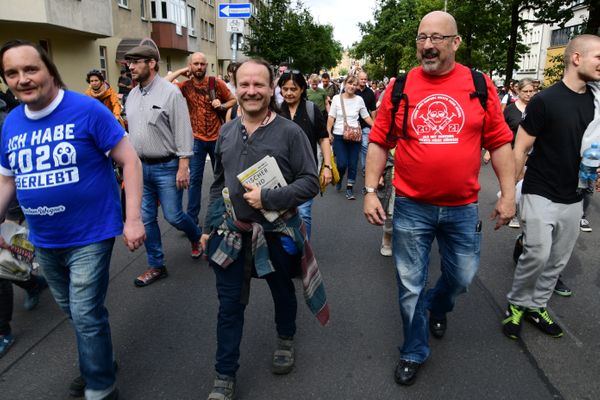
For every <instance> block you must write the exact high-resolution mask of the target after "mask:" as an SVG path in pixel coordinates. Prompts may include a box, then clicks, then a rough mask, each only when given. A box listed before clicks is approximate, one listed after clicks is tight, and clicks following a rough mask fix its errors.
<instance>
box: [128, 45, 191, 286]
mask: <svg viewBox="0 0 600 400" xmlns="http://www.w3.org/2000/svg"><path fill="white" fill-rule="evenodd" d="M159 59H160V56H159V54H158V50H156V49H155V48H153V47H150V46H146V45H143V46H137V47H134V48H133V49H131V50H129V51H128V52H127V53H125V60H127V62H128V64H129V70H130V71H131V75H132V77H133V79H134V80H136V81H137V82H138V83H139V84H138V85H137V86H136V87H135V88H133V90H132V91H131V92H130V93H129V97H128V98H127V105H126V107H127V110H128V112H127V120H128V123H129V136H130V138H131V142H132V143H133V146H134V147H135V150H136V151H137V154H138V156H139V157H140V159H141V160H142V169H143V173H144V195H143V199H142V219H143V221H144V226H145V227H146V234H147V238H146V241H145V243H144V244H145V246H146V255H147V257H148V268H147V270H146V271H145V272H144V273H142V274H141V275H140V276H138V277H137V278H136V279H135V280H134V284H135V285H136V286H138V287H143V286H148V285H150V284H151V283H153V282H155V281H156V280H158V279H161V278H165V277H167V276H168V272H167V267H166V266H165V255H164V253H163V248H162V240H161V234H160V228H159V226H158V203H159V201H160V206H161V208H162V211H163V215H164V217H165V219H166V220H167V222H168V223H169V224H171V225H172V226H174V227H175V228H177V229H178V230H180V231H182V232H183V233H185V235H186V237H187V239H188V240H189V241H190V243H191V255H192V257H198V256H199V254H200V250H199V241H200V235H201V231H200V228H198V226H197V225H196V224H195V223H194V221H193V220H192V218H191V217H190V216H189V215H187V214H186V213H184V212H183V206H182V197H183V190H184V189H186V188H188V186H189V182H190V171H189V166H190V157H192V155H193V147H192V146H193V137H192V124H191V122H190V115H189V112H188V107H187V104H186V102H185V99H184V97H183V95H182V94H181V92H180V91H179V89H178V88H177V87H176V86H175V85H173V84H171V83H169V82H168V81H167V80H165V79H163V78H161V77H160V76H158V61H159Z"/></svg>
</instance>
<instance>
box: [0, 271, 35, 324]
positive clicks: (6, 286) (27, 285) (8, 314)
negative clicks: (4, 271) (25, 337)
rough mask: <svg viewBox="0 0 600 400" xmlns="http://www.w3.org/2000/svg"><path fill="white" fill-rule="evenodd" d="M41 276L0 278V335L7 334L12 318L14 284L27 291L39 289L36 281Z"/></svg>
mask: <svg viewBox="0 0 600 400" xmlns="http://www.w3.org/2000/svg"><path fill="white" fill-rule="evenodd" d="M39 279H41V278H37V277H36V275H33V274H32V275H31V277H30V278H29V279H28V280H26V281H9V280H8V279H0V336H2V335H9V334H10V332H11V330H10V321H11V320H12V313H13V287H12V285H13V284H15V285H17V286H19V287H20V288H22V289H23V290H25V291H27V292H31V291H33V290H36V289H39V285H38V281H39Z"/></svg>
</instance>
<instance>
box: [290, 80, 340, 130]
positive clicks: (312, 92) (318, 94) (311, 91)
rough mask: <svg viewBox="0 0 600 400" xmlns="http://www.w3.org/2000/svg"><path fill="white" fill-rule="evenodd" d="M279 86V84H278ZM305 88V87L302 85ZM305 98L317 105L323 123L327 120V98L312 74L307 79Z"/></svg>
mask: <svg viewBox="0 0 600 400" xmlns="http://www.w3.org/2000/svg"><path fill="white" fill-rule="evenodd" d="M280 85H281V84H280ZM304 86H306V85H304ZM306 98H307V100H309V101H312V102H313V103H315V104H316V105H317V107H318V108H319V111H320V112H321V114H322V115H323V121H326V120H327V114H329V100H330V99H329V97H328V96H327V92H326V91H325V89H323V88H322V87H319V75H317V74H312V75H311V76H310V78H308V88H307V89H306Z"/></svg>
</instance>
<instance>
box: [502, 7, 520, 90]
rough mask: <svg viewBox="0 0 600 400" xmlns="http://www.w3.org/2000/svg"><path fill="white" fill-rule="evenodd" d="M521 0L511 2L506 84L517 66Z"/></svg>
mask: <svg viewBox="0 0 600 400" xmlns="http://www.w3.org/2000/svg"><path fill="white" fill-rule="evenodd" d="M519 3H520V1H519V0H513V1H512V2H511V3H510V38H509V42H508V49H507V55H506V80H505V81H504V85H505V86H506V85H507V84H508V83H509V82H510V80H511V79H512V74H513V70H514V68H515V53H516V51H517V39H518V36H519Z"/></svg>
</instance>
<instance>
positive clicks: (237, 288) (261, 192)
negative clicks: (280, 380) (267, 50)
mask: <svg viewBox="0 0 600 400" xmlns="http://www.w3.org/2000/svg"><path fill="white" fill-rule="evenodd" d="M235 82H236V94H237V97H238V102H239V105H240V107H241V108H242V110H243V117H242V118H236V119H234V120H233V121H231V122H229V123H227V124H225V125H224V126H223V128H222V129H221V133H220V135H219V139H218V140H217V144H216V149H215V158H216V163H215V181H214V183H213V185H212V187H211V189H210V200H209V206H208V211H207V216H206V222H205V224H204V233H205V234H204V235H202V239H201V243H202V246H203V248H204V249H205V253H206V254H207V255H208V257H209V260H210V265H211V266H212V267H213V269H214V271H215V275H216V283H217V292H218V296H219V303H220V305H219V315H218V324H217V354H216V365H215V369H216V374H217V377H216V379H215V382H214V387H213V391H212V392H211V394H210V395H209V397H208V399H209V400H210V399H213V400H216V399H221V400H223V399H225V400H227V399H232V398H233V397H234V395H235V375H236V372H237V370H238V368H239V364H238V360H239V357H240V342H241V339H242V329H243V324H244V310H245V308H246V305H247V304H248V295H249V287H250V279H251V277H252V276H256V277H260V278H264V279H265V280H266V281H267V283H268V285H269V288H270V290H271V294H272V296H273V302H274V303H275V323H276V327H277V348H276V350H275V352H274V354H273V358H272V371H273V373H275V374H287V373H289V372H290V371H291V370H292V368H293V367H294V347H293V338H294V334H295V333H296V309H297V304H296V295H295V292H294V284H293V282H292V278H293V277H295V276H299V275H302V278H303V287H304V296H305V299H306V302H307V304H308V306H309V308H310V310H311V311H312V312H313V313H314V314H315V315H316V317H317V318H318V319H319V321H320V322H321V323H322V324H325V323H326V322H327V321H328V318H329V309H328V307H327V302H326V300H325V291H324V288H323V284H322V282H321V276H320V274H319V271H318V269H317V265H316V262H315V260H314V257H313V254H312V250H311V248H310V245H309V244H308V242H307V241H306V239H305V238H306V235H305V227H304V225H303V224H302V220H301V219H300V216H299V215H298V213H297V212H296V207H297V206H298V205H300V204H302V203H304V202H305V201H307V200H309V199H311V198H312V197H314V196H316V194H317V193H318V192H319V180H318V176H317V168H316V165H315V163H314V158H313V155H312V151H311V149H310V144H309V142H308V139H307V137H306V135H305V134H304V132H303V131H302V129H300V128H299V127H298V126H297V125H296V124H294V123H293V122H291V121H289V120H287V119H285V118H282V117H280V116H278V115H277V114H276V113H275V112H273V105H274V102H273V99H272V96H273V72H272V71H271V69H270V67H269V64H267V63H265V62H263V61H259V60H248V61H245V62H244V63H242V64H241V65H240V66H239V67H238V69H237V70H236V78H235ZM269 156H272V158H273V159H274V160H272V159H271V158H270V157H269ZM273 161H275V162H273ZM252 171H254V172H252ZM279 172H280V173H281V175H282V177H283V178H284V181H283V182H279V179H277V177H276V176H277V175H278V173H279ZM242 182H243V186H242ZM250 182H252V183H250ZM226 208H227V209H228V210H232V211H228V212H225V210H226ZM271 211H276V212H281V211H284V212H283V213H282V214H281V215H278V214H275V215H274V217H273V216H272V214H271V213H270V212H271ZM234 215H235V217H234ZM209 233H210V236H209V235H208V234H209Z"/></svg>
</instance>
